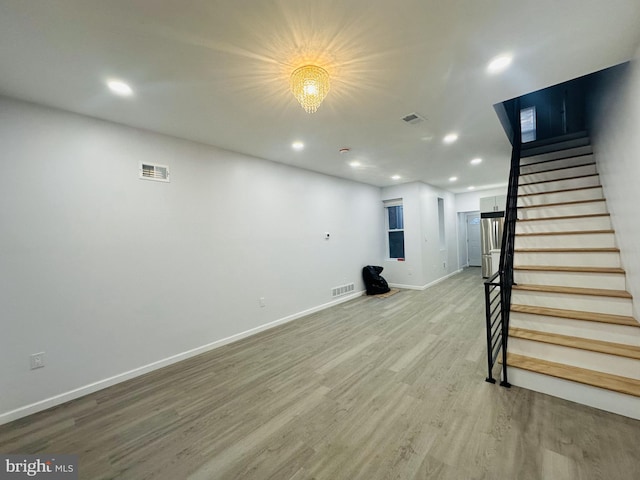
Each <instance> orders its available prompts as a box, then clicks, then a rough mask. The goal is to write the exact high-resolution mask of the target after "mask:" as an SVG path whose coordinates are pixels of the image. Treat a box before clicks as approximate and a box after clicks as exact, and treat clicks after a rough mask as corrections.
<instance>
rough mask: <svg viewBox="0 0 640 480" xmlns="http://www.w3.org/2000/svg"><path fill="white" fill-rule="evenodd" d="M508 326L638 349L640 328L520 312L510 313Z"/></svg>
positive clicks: (639, 345)
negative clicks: (632, 346) (621, 344)
mask: <svg viewBox="0 0 640 480" xmlns="http://www.w3.org/2000/svg"><path fill="white" fill-rule="evenodd" d="M509 324H510V325H511V326H512V327H514V328H525V329H528V330H537V331H540V332H548V333H557V334H559V335H570V336H573V337H582V338H590V339H592V340H602V341H603V342H613V343H623V344H626V345H635V346H637V347H640V328H637V327H628V326H625V325H614V324H611V323H600V322H587V321H584V320H574V319H571V318H560V317H552V316H548V315H533V314H530V313H520V312H511V314H510V316H509Z"/></svg>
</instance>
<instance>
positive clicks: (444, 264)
mask: <svg viewBox="0 0 640 480" xmlns="http://www.w3.org/2000/svg"><path fill="white" fill-rule="evenodd" d="M442 268H444V269H445V270H446V269H447V262H442Z"/></svg>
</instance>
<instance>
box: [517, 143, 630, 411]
mask: <svg viewBox="0 0 640 480" xmlns="http://www.w3.org/2000/svg"><path fill="white" fill-rule="evenodd" d="M576 142H578V143H576ZM583 143H584V141H583V140H582V139H577V138H576V139H575V140H572V141H571V142H568V143H567V145H571V146H572V148H570V149H567V150H563V151H562V150H561V151H548V150H549V145H545V146H540V147H533V148H530V149H529V153H532V152H545V153H540V154H539V155H535V156H529V157H525V158H522V159H521V162H520V165H521V170H520V178H519V182H520V186H519V188H518V207H519V208H518V222H517V223H516V239H515V254H514V265H515V269H514V281H515V283H516V287H514V289H513V291H512V295H511V304H512V310H511V315H510V330H511V331H512V333H511V334H510V336H509V342H508V355H509V357H508V358H510V359H511V360H508V364H509V366H508V373H509V382H510V383H511V384H513V385H517V386H520V387H524V388H529V389H531V390H535V391H539V392H543V393H546V394H549V395H554V396H557V397H560V398H565V399H567V400H571V401H574V402H577V403H582V404H585V405H590V406H593V407H596V408H600V409H603V410H607V411H610V412H614V413H618V414H621V415H625V416H629V417H632V418H638V419H640V324H639V323H638V322H637V321H636V320H635V319H633V318H632V312H633V299H632V298H631V295H629V294H628V293H627V292H626V276H625V272H624V270H622V268H621V260H620V252H619V250H618V248H617V243H616V239H615V232H614V231H613V229H612V224H611V219H610V217H609V215H608V210H607V205H606V201H605V198H604V193H603V190H602V187H601V185H600V178H599V176H598V173H597V165H596V163H595V159H594V155H593V153H592V152H593V151H592V149H591V146H590V145H588V144H584V145H583ZM587 143H588V140H587Z"/></svg>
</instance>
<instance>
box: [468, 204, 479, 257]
mask: <svg viewBox="0 0 640 480" xmlns="http://www.w3.org/2000/svg"><path fill="white" fill-rule="evenodd" d="M467 257H468V258H469V266H470V267H479V266H480V265H482V252H481V250H480V212H478V213H467Z"/></svg>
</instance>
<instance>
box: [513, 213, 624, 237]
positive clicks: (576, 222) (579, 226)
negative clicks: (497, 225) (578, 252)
mask: <svg viewBox="0 0 640 480" xmlns="http://www.w3.org/2000/svg"><path fill="white" fill-rule="evenodd" d="M583 230H611V218H610V217H609V216H608V215H603V216H598V217H579V218H558V219H552V218H549V219H544V220H534V221H529V222H517V223H516V233H544V232H576V231H583Z"/></svg>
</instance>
